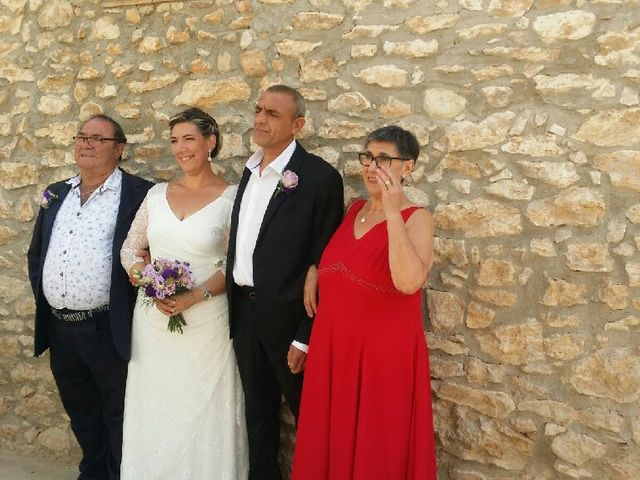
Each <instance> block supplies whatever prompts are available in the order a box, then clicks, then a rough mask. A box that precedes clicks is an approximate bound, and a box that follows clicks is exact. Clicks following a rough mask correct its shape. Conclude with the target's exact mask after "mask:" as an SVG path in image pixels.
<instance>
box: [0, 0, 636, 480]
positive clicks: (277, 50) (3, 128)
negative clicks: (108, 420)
mask: <svg viewBox="0 0 640 480" xmlns="http://www.w3.org/2000/svg"><path fill="white" fill-rule="evenodd" d="M0 4H1V7H0V34H1V37H0V85H1V87H2V88H0V106H1V113H0V160H1V163H0V217H2V219H3V220H2V225H1V226H0V334H1V337H0V358H1V360H2V362H1V365H0V449H4V450H12V451H16V452H20V453H24V454H28V455H34V456H35V455H38V456H44V457H49V458H56V459H59V460H61V461H66V462H72V461H75V460H76V459H77V447H76V446H75V444H74V440H73V437H72V436H71V435H70V434H69V428H68V424H67V418H66V417H65V415H64V413H63V412H62V410H61V408H60V404H59V401H58V398H57V395H56V391H55V386H54V385H53V383H52V380H51V376H50V374H49V371H48V366H47V360H46V358H44V359H33V358H30V355H31V350H32V333H33V330H32V324H33V313H34V306H33V301H32V299H31V294H30V291H29V286H28V282H27V280H26V274H25V273H26V268H25V263H26V262H25V253H26V250H27V245H28V241H29V238H30V234H31V229H32V223H33V219H34V216H35V213H36V211H37V208H38V199H39V195H40V193H41V191H42V190H43V188H44V187H45V186H46V185H47V184H48V183H50V182H53V181H56V180H60V179H63V178H65V177H68V176H70V175H72V174H73V172H74V166H73V157H72V155H71V150H72V140H71V137H72V135H73V134H74V133H75V131H76V125H77V121H78V119H82V118H86V117H87V116H88V115H90V114H93V113H96V112H100V111H105V112H107V113H109V114H112V115H114V116H115V117H116V118H117V119H118V120H120V121H121V122H122V124H123V126H124V127H125V130H126V132H127V133H128V137H129V140H130V145H129V146H128V147H127V154H128V159H127V160H126V163H125V164H124V166H125V168H126V169H128V170H129V171H131V172H134V173H138V174H141V175H143V176H145V177H147V178H151V179H154V180H156V181H161V180H167V179H170V178H171V177H172V176H173V175H174V174H175V173H176V170H177V167H176V165H175V164H174V162H173V160H172V158H171V155H170V153H169V149H168V145H167V144H168V142H167V138H168V131H167V126H166V120H167V118H168V116H169V115H171V114H172V113H174V112H176V111H178V110H180V109H181V108H184V107H185V106H186V105H198V106H201V107H203V108H205V109H207V110H208V111H210V112H211V113H212V114H213V115H215V117H216V118H218V119H219V121H220V123H221V128H222V131H223V133H224V147H223V150H222V153H221V159H220V161H219V162H216V168H217V169H219V171H220V172H221V173H223V174H224V175H225V176H226V177H227V178H228V179H229V180H232V181H237V179H238V174H239V172H240V171H241V169H242V167H243V164H244V161H245V159H246V157H247V155H248V153H249V152H250V151H251V150H252V148H253V146H252V145H251V140H250V137H251V123H252V108H253V107H252V106H253V103H254V102H255V100H256V99H257V97H258V95H259V92H260V90H261V89H262V88H264V87H265V86H267V85H269V84H272V83H275V82H285V83H287V84H290V85H293V86H296V87H300V89H301V91H302V92H303V94H304V96H305V97H306V98H307V99H308V101H309V107H310V109H309V110H310V112H309V114H308V121H307V126H306V127H305V129H304V131H303V135H302V141H303V143H304V144H305V145H306V146H307V147H309V148H310V149H311V150H313V151H314V152H316V153H318V154H320V155H322V156H323V157H324V158H325V159H327V160H328V161H329V162H330V163H332V164H333V165H335V166H336V167H337V168H338V169H339V170H340V171H341V172H342V173H343V174H344V176H345V180H346V193H347V195H346V196H347V198H348V199H351V198H353V197H354V196H357V195H359V194H362V186H361V183H360V181H359V178H358V172H359V165H358V163H357V160H356V156H355V155H354V152H356V151H358V150H359V148H360V145H361V141H362V139H363V137H364V136H365V134H366V133H367V132H368V131H370V130H371V129H373V128H374V127H377V126H380V125H383V124H387V123H398V124H400V125H402V126H405V127H407V128H409V129H411V130H412V131H414V132H415V133H416V134H417V136H418V138H419V139H420V143H421V144H422V145H423V150H424V153H423V154H422V156H421V159H420V162H419V163H418V166H417V169H416V170H415V174H414V184H413V185H412V186H409V187H407V193H408V194H409V195H410V197H411V198H412V199H414V200H415V201H416V202H418V203H421V204H424V205H429V206H430V208H432V209H433V211H434V212H435V214H436V222H437V227H438V230H437V239H436V244H435V247H436V251H437V263H436V265H435V267H434V270H433V273H432V275H431V278H430V280H429V282H428V286H427V288H426V290H427V298H428V299H427V304H428V308H429V316H428V318H429V322H428V328H427V334H426V335H427V338H428V341H429V345H430V349H431V361H432V376H433V391H434V412H435V423H436V427H437V436H438V446H439V450H438V460H439V466H440V472H441V474H440V477H441V478H442V479H451V480H489V479H500V480H503V479H504V480H506V479H509V480H512V479H513V480H515V479H518V480H525V479H530V480H533V479H535V480H540V479H541V480H546V479H564V478H594V479H620V480H623V479H624V480H629V479H635V478H640V410H639V407H638V405H639V400H640V355H639V353H640V347H639V345H640V334H639V328H640V312H639V310H640V293H639V289H638V287H640V254H639V253H638V250H639V249H640V227H639V225H638V224H640V201H639V198H638V192H639V191H640V173H639V172H640V150H639V148H638V147H639V142H640V106H639V105H640V104H639V99H638V88H639V87H640V85H639V84H640V27H638V24H639V22H640V3H639V2H638V1H637V0H636V1H634V0H593V1H586V0H535V1H534V0H440V1H438V2H433V1H429V0H308V1H288V0H256V1H253V2H252V1H249V0H245V1H231V0H195V1H189V2H181V3H178V2H157V1H156V2H154V1H153V0H145V1H142V0H139V1H135V0H118V1H108V2H99V1H97V0H96V1H84V0H76V1H73V2H70V1H67V0H48V1H46V2H45V1H43V0H0ZM285 420H287V419H285ZM292 432H293V429H292V426H291V423H290V419H289V421H288V428H287V431H286V434H285V437H286V438H287V439H288V444H289V446H288V447H287V448H286V449H285V452H284V453H285V462H286V457H289V456H290V451H291V448H290V443H291V438H292V435H293V433H292Z"/></svg>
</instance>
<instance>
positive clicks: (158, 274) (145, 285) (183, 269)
mask: <svg viewBox="0 0 640 480" xmlns="http://www.w3.org/2000/svg"><path fill="white" fill-rule="evenodd" d="M134 276H135V279H136V281H137V284H138V285H139V286H140V287H141V288H142V289H143V290H144V294H145V296H146V297H147V298H146V299H145V300H146V303H147V304H153V300H154V299H156V298H157V299H158V300H164V299H165V298H168V297H171V296H172V295H175V294H177V293H182V292H186V291H187V290H190V289H191V288H192V287H193V279H192V277H191V276H192V273H191V269H190V268H189V264H188V263H187V262H181V261H179V260H167V259H166V258H156V259H155V260H153V261H152V262H151V263H149V264H147V265H146V266H145V267H144V270H142V272H136V274H135V275H134ZM186 324H187V322H185V321H184V317H183V316H182V314H181V313H178V314H177V315H172V316H170V317H169V323H168V325H167V328H168V330H169V331H170V332H175V331H176V330H177V331H178V332H180V333H182V327H183V326H185V325H186Z"/></svg>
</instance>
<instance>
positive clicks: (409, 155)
mask: <svg viewBox="0 0 640 480" xmlns="http://www.w3.org/2000/svg"><path fill="white" fill-rule="evenodd" d="M371 142H382V143H390V144H391V145H395V147H396V149H397V150H398V153H399V154H400V157H401V158H406V159H407V160H417V159H418V155H420V143H418V139H417V138H416V136H415V135H414V134H413V133H411V132H410V131H408V130H405V129H404V128H400V127H398V126H396V125H388V126H386V127H382V128H378V129H377V130H374V131H373V132H371V133H370V134H369V135H368V136H367V139H366V140H365V141H364V146H365V148H366V146H367V145H369V143H371Z"/></svg>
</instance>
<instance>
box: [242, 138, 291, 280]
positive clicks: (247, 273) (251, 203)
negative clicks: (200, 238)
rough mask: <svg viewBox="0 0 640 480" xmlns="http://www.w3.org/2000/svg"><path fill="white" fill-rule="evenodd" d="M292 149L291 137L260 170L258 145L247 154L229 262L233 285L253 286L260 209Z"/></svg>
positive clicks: (278, 178)
mask: <svg viewBox="0 0 640 480" xmlns="http://www.w3.org/2000/svg"><path fill="white" fill-rule="evenodd" d="M295 149H296V141H295V140H294V141H292V142H291V143H290V144H289V145H288V146H287V148H285V149H284V150H283V151H282V153H281V154H280V155H278V156H277V157H276V158H275V160H273V161H272V162H271V163H270V164H269V166H268V167H266V168H265V169H264V171H263V172H262V174H260V164H261V163H262V159H263V158H264V156H263V152H262V149H261V148H260V149H258V151H256V153H254V154H253V155H251V158H249V160H248V161H247V165H246V166H247V168H248V169H249V170H250V171H251V177H249V181H248V182H247V186H246V187H245V189H244V193H243V195H242V203H241V204H240V213H239V216H238V231H237V233H236V258H235V259H234V263H233V280H234V281H235V282H236V284H237V285H243V286H249V287H253V286H254V283H253V251H254V250H255V248H256V241H257V240H258V233H260V226H261V225H262V220H263V219H264V213H265V212H266V211H267V206H268V205H269V202H270V201H271V197H273V192H274V191H275V189H276V186H277V185H278V182H279V181H280V178H281V177H282V171H283V170H284V167H286V166H287V164H288V163H289V160H291V156H292V155H293V152H294V151H295Z"/></svg>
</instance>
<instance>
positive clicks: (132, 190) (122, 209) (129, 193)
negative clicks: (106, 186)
mask: <svg viewBox="0 0 640 480" xmlns="http://www.w3.org/2000/svg"><path fill="white" fill-rule="evenodd" d="M121 171H122V186H121V188H120V206H119V207H118V216H117V217H116V228H115V235H118V233H119V232H120V230H121V229H122V227H123V225H127V224H126V222H127V219H129V218H131V215H132V214H134V213H135V210H136V209H137V208H138V204H137V202H135V199H136V198H140V197H139V196H137V195H136V190H137V189H138V188H141V187H142V185H141V183H140V182H137V181H135V180H136V179H135V177H133V176H132V175H129V174H128V173H127V172H125V171H124V170H121ZM126 230H127V231H125V232H124V234H125V235H126V234H127V232H128V230H129V226H128V225H127V229H126Z"/></svg>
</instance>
